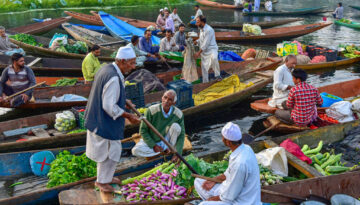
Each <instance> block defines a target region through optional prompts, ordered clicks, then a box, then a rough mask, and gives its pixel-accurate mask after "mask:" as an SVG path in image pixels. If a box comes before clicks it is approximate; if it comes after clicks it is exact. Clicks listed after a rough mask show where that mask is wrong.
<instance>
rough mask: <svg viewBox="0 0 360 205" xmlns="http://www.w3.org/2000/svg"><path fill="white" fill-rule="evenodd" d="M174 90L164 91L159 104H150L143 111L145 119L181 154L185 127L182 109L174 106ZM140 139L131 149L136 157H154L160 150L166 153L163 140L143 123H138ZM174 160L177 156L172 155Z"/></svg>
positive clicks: (166, 149)
mask: <svg viewBox="0 0 360 205" xmlns="http://www.w3.org/2000/svg"><path fill="white" fill-rule="evenodd" d="M176 100H177V96H176V92H175V91H174V90H168V91H166V92H165V93H164V95H163V96H162V99H161V101H162V102H161V103H160V104H156V105H152V106H150V107H149V108H148V109H147V110H146V111H145V117H146V119H147V120H148V121H149V122H150V123H151V124H152V125H154V127H155V128H156V129H157V130H158V131H159V132H160V133H161V134H162V135H163V136H164V137H165V139H166V140H168V142H169V143H170V144H171V145H172V146H174V148H175V149H176V150H177V152H178V153H179V154H182V151H183V146H184V140H185V127H184V115H183V113H182V111H181V110H180V109H179V108H177V107H175V103H176ZM140 135H141V136H142V139H141V140H140V141H139V142H138V143H137V144H136V145H135V147H134V148H133V149H132V154H133V155H134V156H137V157H154V156H156V155H158V154H160V153H161V152H165V153H168V152H169V148H168V147H167V146H166V145H165V143H164V142H162V141H161V140H160V138H159V137H158V136H157V135H156V134H155V133H154V132H153V131H152V130H151V129H150V128H149V127H148V126H147V125H146V124H145V123H144V122H141V124H140ZM173 160H174V161H176V160H177V157H176V156H174V157H173Z"/></svg>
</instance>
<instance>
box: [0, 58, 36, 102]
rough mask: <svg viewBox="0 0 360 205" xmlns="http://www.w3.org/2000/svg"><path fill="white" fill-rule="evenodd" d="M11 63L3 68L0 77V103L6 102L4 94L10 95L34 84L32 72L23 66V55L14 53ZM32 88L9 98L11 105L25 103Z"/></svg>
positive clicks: (29, 96) (30, 95)
mask: <svg viewBox="0 0 360 205" xmlns="http://www.w3.org/2000/svg"><path fill="white" fill-rule="evenodd" d="M11 62H12V64H11V65H9V66H8V67H6V68H5V69H4V71H3V72H2V74H1V78H0V104H1V103H4V102H5V103H6V101H7V100H5V97H6V96H10V95H12V94H15V93H17V92H20V91H22V90H25V89H26V88H29V87H31V86H34V85H35V84H36V80H35V75H34V72H33V71H32V70H31V68H29V67H27V66H25V59H24V56H23V55H21V54H19V53H14V54H13V55H12V56H11ZM32 93H33V89H31V90H28V91H26V92H25V93H23V94H20V95H18V96H15V97H14V98H12V99H10V105H11V107H18V106H20V105H22V104H24V103H27V102H28V101H29V100H30V99H31V97H32Z"/></svg>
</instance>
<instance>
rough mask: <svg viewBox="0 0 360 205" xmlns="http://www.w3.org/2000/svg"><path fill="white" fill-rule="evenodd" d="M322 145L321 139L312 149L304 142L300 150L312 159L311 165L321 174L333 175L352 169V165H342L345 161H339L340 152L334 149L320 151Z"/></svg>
mask: <svg viewBox="0 0 360 205" xmlns="http://www.w3.org/2000/svg"><path fill="white" fill-rule="evenodd" d="M322 147H323V141H322V140H321V141H320V142H319V144H318V146H317V147H316V148H314V149H310V147H309V145H307V144H305V145H304V146H303V147H302V148H301V151H302V152H303V153H304V154H305V155H306V156H308V157H310V158H311V160H312V166H313V167H315V169H316V170H317V171H318V172H320V173H321V174H323V175H333V174H339V173H342V172H346V171H349V170H351V169H354V168H355V166H354V167H346V166H344V165H345V164H346V163H341V162H340V160H341V156H342V154H335V153H334V151H331V152H330V153H329V152H325V153H324V154H322V153H320V151H321V149H322Z"/></svg>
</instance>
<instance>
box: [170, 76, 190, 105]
mask: <svg viewBox="0 0 360 205" xmlns="http://www.w3.org/2000/svg"><path fill="white" fill-rule="evenodd" d="M166 87H167V88H168V89H172V90H174V91H175V92H176V95H177V102H176V107H178V108H180V109H185V108H188V107H192V106H194V99H193V98H192V90H193V85H192V84H191V83H188V82H187V81H185V80H177V81H173V82H170V83H168V84H167V86H166Z"/></svg>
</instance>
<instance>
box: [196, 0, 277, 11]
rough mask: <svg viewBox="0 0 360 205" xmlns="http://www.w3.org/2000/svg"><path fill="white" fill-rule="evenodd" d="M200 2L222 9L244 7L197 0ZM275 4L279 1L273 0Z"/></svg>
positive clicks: (262, 3)
mask: <svg viewBox="0 0 360 205" xmlns="http://www.w3.org/2000/svg"><path fill="white" fill-rule="evenodd" d="M196 1H197V2H198V3H199V4H201V5H204V6H209V7H216V8H221V9H243V8H244V7H243V6H240V7H237V6H235V5H231V4H223V3H218V2H214V1H210V0H196ZM272 2H273V4H275V3H277V2H278V1H277V0H273V1H272ZM261 5H264V2H261Z"/></svg>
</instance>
